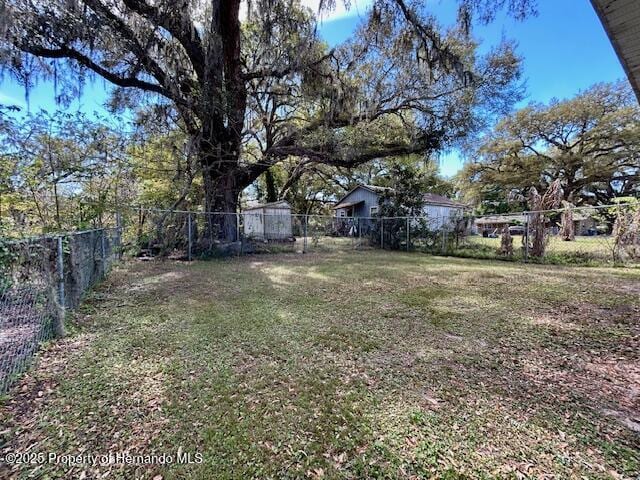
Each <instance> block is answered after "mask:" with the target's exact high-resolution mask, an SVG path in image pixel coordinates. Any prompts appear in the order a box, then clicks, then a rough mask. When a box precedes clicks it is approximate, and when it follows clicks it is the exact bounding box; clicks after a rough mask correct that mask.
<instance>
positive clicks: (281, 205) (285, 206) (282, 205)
mask: <svg viewBox="0 0 640 480" xmlns="http://www.w3.org/2000/svg"><path fill="white" fill-rule="evenodd" d="M263 208H274V209H282V210H291V205H289V202H287V201H286V200H278V201H277V202H269V203H260V204H257V205H250V206H248V207H247V208H245V209H244V211H245V212H249V211H251V210H262V209H263Z"/></svg>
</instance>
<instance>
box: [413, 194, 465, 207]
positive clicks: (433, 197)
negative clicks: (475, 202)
mask: <svg viewBox="0 0 640 480" xmlns="http://www.w3.org/2000/svg"><path fill="white" fill-rule="evenodd" d="M423 199H424V203H425V204H427V205H438V206H442V207H454V208H465V207H466V205H465V204H463V203H459V202H456V201H455V200H451V199H450V198H447V197H443V196H442V195H438V194H437V193H425V194H424V196H423Z"/></svg>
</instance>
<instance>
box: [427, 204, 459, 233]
mask: <svg viewBox="0 0 640 480" xmlns="http://www.w3.org/2000/svg"><path fill="white" fill-rule="evenodd" d="M422 214H423V215H424V216H426V217H427V218H428V219H429V226H430V227H431V228H433V229H436V230H437V229H440V228H442V227H443V226H445V225H447V226H453V225H454V223H455V220H454V219H456V218H458V217H462V208H459V207H447V206H443V205H425V206H424V207H423V208H422Z"/></svg>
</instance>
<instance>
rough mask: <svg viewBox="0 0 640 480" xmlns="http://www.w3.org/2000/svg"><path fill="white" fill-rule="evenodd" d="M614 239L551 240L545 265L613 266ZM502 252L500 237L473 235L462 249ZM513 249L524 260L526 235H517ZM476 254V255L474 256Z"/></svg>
mask: <svg viewBox="0 0 640 480" xmlns="http://www.w3.org/2000/svg"><path fill="white" fill-rule="evenodd" d="M613 246H614V239H613V237H611V236H605V235H601V236H594V237H580V236H578V237H576V238H575V240H574V241H571V242H566V241H564V240H562V238H560V237H559V236H557V235H552V236H551V237H549V243H548V245H547V248H546V251H545V258H544V262H545V263H553V264H578V265H600V266H602V265H606V264H611V263H613ZM499 249H500V238H484V237H482V236H479V235H476V236H469V237H467V238H466V239H465V242H464V244H463V245H462V246H461V247H460V248H459V250H460V252H461V253H466V254H467V255H468V256H472V257H473V256H478V257H485V256H486V257H489V258H492V257H496V256H498V255H499V254H498V250H499ZM513 249H514V253H515V255H514V256H515V258H516V259H518V260H522V258H521V257H522V236H520V235H514V237H513ZM474 253H475V254H476V255H474Z"/></svg>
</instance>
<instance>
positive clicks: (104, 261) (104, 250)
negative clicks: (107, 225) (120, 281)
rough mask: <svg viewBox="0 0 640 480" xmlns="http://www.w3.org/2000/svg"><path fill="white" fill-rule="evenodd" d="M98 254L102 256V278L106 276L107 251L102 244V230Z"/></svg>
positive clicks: (102, 230)
mask: <svg viewBox="0 0 640 480" xmlns="http://www.w3.org/2000/svg"><path fill="white" fill-rule="evenodd" d="M100 254H101V256H102V258H101V260H102V276H103V277H104V276H106V275H107V258H106V257H107V249H106V246H105V244H104V228H103V229H101V230H100Z"/></svg>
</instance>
